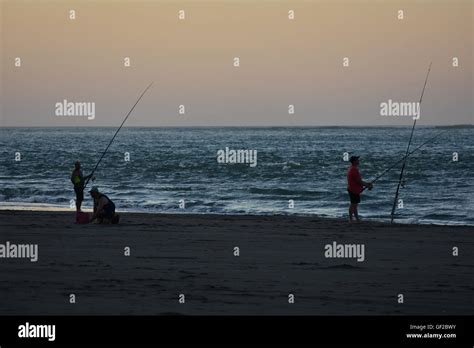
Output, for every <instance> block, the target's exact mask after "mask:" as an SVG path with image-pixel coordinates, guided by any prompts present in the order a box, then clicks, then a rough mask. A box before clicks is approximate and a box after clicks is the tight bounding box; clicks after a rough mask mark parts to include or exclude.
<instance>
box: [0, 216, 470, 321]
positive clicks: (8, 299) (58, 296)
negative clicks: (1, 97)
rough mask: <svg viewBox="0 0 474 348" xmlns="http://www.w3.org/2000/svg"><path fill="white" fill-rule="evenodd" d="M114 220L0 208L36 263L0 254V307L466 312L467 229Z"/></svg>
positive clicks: (1, 229)
mask: <svg viewBox="0 0 474 348" xmlns="http://www.w3.org/2000/svg"><path fill="white" fill-rule="evenodd" d="M121 217H122V220H121V223H120V224H119V225H97V224H88V225H76V224H74V219H75V215H74V213H71V212H36V211H35V212H33V211H0V243H1V244H4V243H5V242H6V241H9V242H10V243H17V244H21V243H27V244H38V248H39V258H38V261H37V262H30V261H29V260H27V259H7V258H0V269H1V274H2V281H1V282H0V298H1V299H2V300H1V301H0V313H1V315H53V314H54V315H75V314H97V315H99V314H104V315H108V314H112V315H114V314H137V315H140V314H142V315H143V314H144V315H149V314H150V315H155V314H184V315H187V314H196V315H212V314H219V315H359V314H361V315H375V314H393V315H398V314H419V315H422V314H430V315H444V314H446V315H448V314H466V315H473V314H474V257H473V255H474V227H472V226H430V225H389V224H384V223H378V222H364V223H362V224H354V225H349V224H348V223H347V222H346V221H342V220H337V219H322V218H317V217H294V216H226V215H169V214H135V213H124V214H121ZM334 241H336V242H337V243H358V244H363V245H364V247H365V260H364V261H363V262H358V261H357V260H356V259H342V258H326V257H325V245H326V244H331V243H333V242H334ZM236 246H237V247H239V249H240V256H234V248H235V247H236ZM454 246H456V247H458V248H459V256H453V255H452V248H453V247H454ZM125 247H130V248H131V255H130V256H124V248H125ZM400 293H401V294H403V295H404V303H403V304H399V303H397V295H398V294H400ZM70 294H75V296H76V303H75V304H71V303H69V299H70V298H69V295H70ZM180 294H184V295H185V303H184V304H180V303H179V301H178V299H179V295H180ZM289 294H293V295H294V297H295V302H294V303H293V304H290V303H288V295H289Z"/></svg>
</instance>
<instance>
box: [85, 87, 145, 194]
mask: <svg viewBox="0 0 474 348" xmlns="http://www.w3.org/2000/svg"><path fill="white" fill-rule="evenodd" d="M152 85H153V82H152V83H150V84H149V85H148V87H147V88H145V90H144V91H143V93H142V94H141V95H140V97H139V98H138V99H137V101H136V102H135V104H133V106H132V108H131V109H130V111H129V112H128V114H127V116H125V118H124V119H123V121H122V124H121V125H120V127H118V129H117V131H116V132H115V134H114V136H113V137H112V139H111V140H110V142H109V144H108V145H107V147H106V148H105V150H104V152H103V153H102V156H100V158H99V160H98V161H97V164H96V165H95V167H94V169H93V170H92V172H91V173H90V175H89V178H88V179H87V181H86V183H85V184H84V188H86V186H87V184H88V183H89V180H90V179H91V178H92V176H93V175H94V172H95V171H96V170H97V168H98V167H99V164H100V162H101V161H102V159H103V158H104V156H105V154H106V153H107V151H108V150H109V147H110V145H112V143H113V142H114V139H115V137H116V136H117V134H118V132H120V130H121V129H122V127H123V125H124V124H125V122H126V121H127V119H128V116H130V115H131V114H132V111H133V109H135V106H137V104H138V102H139V101H140V100H141V99H142V97H143V96H144V95H145V93H146V92H147V91H148V89H150V87H151V86H152Z"/></svg>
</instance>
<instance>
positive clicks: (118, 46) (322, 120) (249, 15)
mask: <svg viewBox="0 0 474 348" xmlns="http://www.w3.org/2000/svg"><path fill="white" fill-rule="evenodd" d="M0 1H1V4H2V5H1V11H2V12H1V15H0V20H1V26H0V28H1V29H0V30H1V31H2V33H1V46H0V47H1V54H0V59H1V61H0V64H1V68H2V69H1V73H2V78H1V82H2V84H1V86H0V87H1V90H0V97H1V100H0V102H1V109H0V112H1V114H0V126H117V125H119V124H120V123H121V121H122V119H123V117H124V116H125V114H126V113H127V112H128V110H129V109H130V107H131V106H132V105H133V103H134V102H135V100H136V99H137V97H138V96H139V94H140V93H141V91H142V90H143V89H144V88H145V87H146V85H148V83H150V82H151V81H154V82H155V86H154V87H153V89H152V90H151V91H150V92H149V94H147V95H146V96H145V97H144V99H143V100H142V101H141V102H140V104H139V105H138V106H137V108H136V109H135V112H134V114H133V115H132V116H131V117H130V119H129V121H128V122H127V125H130V126H193V125H198V126H222V125H224V126H225V125H240V126H257V125H266V126H283V125H292V126H296V125H408V124H411V123H412V121H411V120H410V119H400V118H393V117H391V118H384V117H381V116H380V115H379V112H380V103H381V102H383V101H387V100H388V99H392V100H396V101H417V100H418V99H419V96H420V93H421V88H422V86H423V82H424V78H425V75H426V72H427V68H428V65H429V63H430V62H431V61H432V62H433V67H432V71H431V75H430V79H429V82H428V86H427V90H426V92H425V98H424V101H423V108H422V109H423V111H422V116H421V120H420V121H419V123H420V124H425V125H429V124H466V123H469V124H473V123H474V116H473V110H474V106H473V100H474V89H473V65H474V62H473V46H474V31H473V18H474V1H473V0H443V1H436V0H433V1H413V0H409V1H375V0H372V1H359V0H353V1H334V0H331V1H299V0H292V1H257V0H255V1H224V0H222V1H199V0H195V1H179V0H177V1H42V0H34V1H22V0H14V1H13V0H3V1H2V0H0ZM70 9H74V10H75V11H76V15H77V18H76V20H74V21H71V20H69V19H68V15H69V10H70ZM180 9H184V10H185V11H186V20H184V21H180V20H178V11H179V10H180ZM290 9H292V10H294V11H295V16H296V18H295V20H293V21H290V20H288V10H290ZM400 9H402V10H404V14H405V19H404V20H402V21H400V20H398V19H397V11H398V10H400ZM127 56H128V57H130V58H131V63H132V66H131V67H130V68H125V67H124V66H123V58H124V57H127ZM346 56H347V57H349V59H350V67H349V68H343V66H342V59H343V57H346ZM15 57H21V59H22V67H21V68H16V67H14V59H15ZM234 57H239V58H240V60H241V67H240V68H234V67H233V66H232V63H233V58H234ZM452 57H459V62H460V66H459V67H458V68H453V67H452V65H451V63H452ZM63 99H67V100H69V101H88V102H95V103H96V118H95V120H87V118H59V117H56V116H55V114H54V111H55V103H56V102H59V101H62V100H63ZM180 104H184V105H185V106H186V114H185V115H179V114H178V106H179V105H180ZM289 104H294V105H295V108H296V113H295V115H288V105H289Z"/></svg>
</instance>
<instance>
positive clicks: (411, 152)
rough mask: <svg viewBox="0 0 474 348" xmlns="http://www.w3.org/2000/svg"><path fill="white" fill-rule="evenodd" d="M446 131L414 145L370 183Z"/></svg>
mask: <svg viewBox="0 0 474 348" xmlns="http://www.w3.org/2000/svg"><path fill="white" fill-rule="evenodd" d="M447 131H448V129H445V130H443V131H441V132H438V133H437V134H436V135H435V136H433V137H431V138H429V139H428V140H426V141H425V142H424V143H422V144H421V145H419V146H418V147H416V148H415V149H414V150H412V151H410V152H409V153H408V155H405V156H403V157H402V158H401V159H399V160H398V161H396V162H395V163H394V164H393V165H391V166H390V167H388V168H387V169H385V170H384V171H383V172H382V173H380V174H379V175H377V176H376V177H375V179H373V180H372V181H370V182H371V183H372V184H373V183H374V182H376V181H377V180H379V179H380V178H382V177H383V176H384V175H385V174H387V173H388V172H389V171H390V170H391V169H393V168H394V167H396V166H397V165H398V164H399V163H400V162H402V161H404V160H405V159H406V158H407V157H409V156H411V155H412V154H413V153H415V152H416V151H418V150H419V149H421V148H422V147H423V146H425V145H426V144H428V143H430V142H432V141H433V140H435V139H436V138H438V137H439V136H440V135H442V134H444V133H446V132H447ZM365 189H366V187H364V190H365Z"/></svg>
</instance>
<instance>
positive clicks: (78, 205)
mask: <svg viewBox="0 0 474 348" xmlns="http://www.w3.org/2000/svg"><path fill="white" fill-rule="evenodd" d="M74 191H75V192H76V211H77V212H80V211H81V205H82V201H83V200H84V189H83V188H80V187H74Z"/></svg>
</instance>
